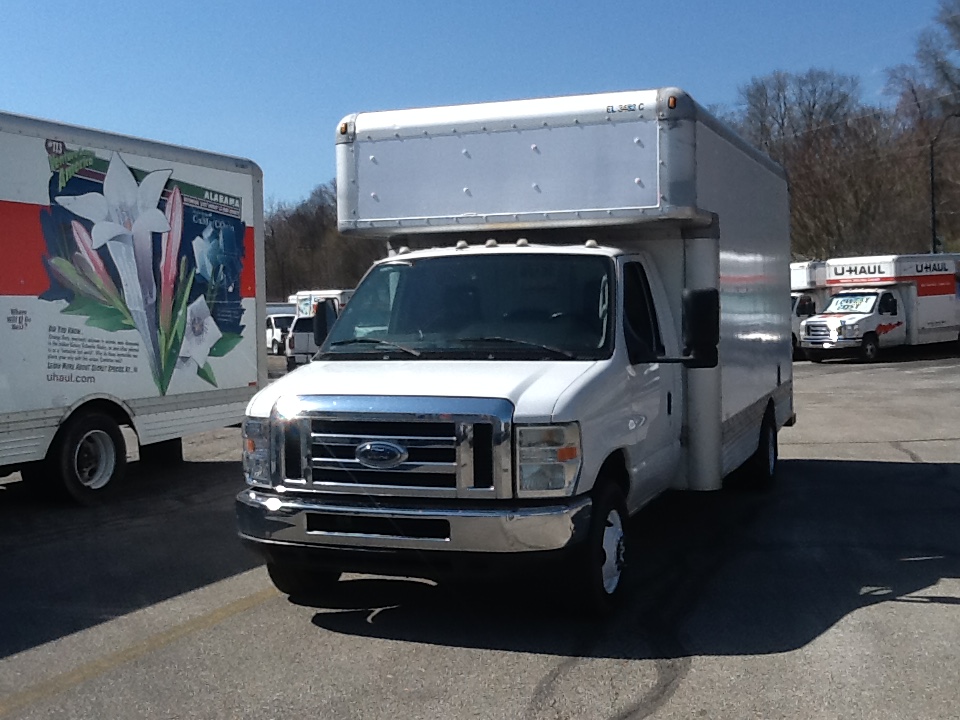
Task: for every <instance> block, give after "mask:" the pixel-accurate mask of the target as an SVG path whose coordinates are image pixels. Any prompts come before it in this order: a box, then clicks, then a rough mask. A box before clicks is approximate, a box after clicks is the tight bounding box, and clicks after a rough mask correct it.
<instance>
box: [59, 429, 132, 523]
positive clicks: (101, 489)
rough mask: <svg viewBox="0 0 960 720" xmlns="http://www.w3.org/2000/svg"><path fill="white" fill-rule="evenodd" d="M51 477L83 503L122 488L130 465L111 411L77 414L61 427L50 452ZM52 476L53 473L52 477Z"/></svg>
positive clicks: (63, 491) (62, 491) (94, 501)
mask: <svg viewBox="0 0 960 720" xmlns="http://www.w3.org/2000/svg"><path fill="white" fill-rule="evenodd" d="M47 464H48V470H49V475H48V478H49V479H58V480H59V481H60V483H59V485H58V486H57V489H58V490H59V492H60V494H61V495H63V496H64V497H66V498H67V499H70V500H72V501H74V502H76V503H79V504H81V505H88V506H89V505H99V504H101V503H103V502H104V501H106V500H108V499H109V498H110V497H111V496H112V495H114V494H115V493H116V491H117V490H118V489H119V486H120V484H121V483H122V482H123V477H124V474H125V473H126V469H127V444H126V443H125V442H124V440H123V434H122V433H121V432H120V426H119V425H117V422H116V421H115V420H114V419H113V418H112V417H110V416H109V415H104V414H103V413H98V412H90V413H84V414H81V415H77V416H75V417H73V418H71V419H70V420H68V421H67V423H66V424H65V425H64V426H63V427H61V428H60V431H59V432H58V433H57V436H56V438H55V439H54V441H53V445H52V446H51V448H50V451H49V452H48V454H47ZM51 476H52V477H51Z"/></svg>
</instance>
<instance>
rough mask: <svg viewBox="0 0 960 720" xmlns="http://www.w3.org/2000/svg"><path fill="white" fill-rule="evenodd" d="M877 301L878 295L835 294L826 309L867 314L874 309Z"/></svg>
mask: <svg viewBox="0 0 960 720" xmlns="http://www.w3.org/2000/svg"><path fill="white" fill-rule="evenodd" d="M876 301H877V296H876V295H834V296H833V298H831V299H830V304H829V305H827V307H826V308H825V309H824V311H823V312H824V314H827V313H856V314H866V313H869V312H870V311H872V310H873V304H874V303H875V302H876Z"/></svg>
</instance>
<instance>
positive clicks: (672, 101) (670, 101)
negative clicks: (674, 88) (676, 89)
mask: <svg viewBox="0 0 960 720" xmlns="http://www.w3.org/2000/svg"><path fill="white" fill-rule="evenodd" d="M667 107H668V108H670V109H671V110H676V109H677V98H675V97H674V96H673V95H671V96H670V97H668V98H667Z"/></svg>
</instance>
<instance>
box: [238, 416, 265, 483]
mask: <svg viewBox="0 0 960 720" xmlns="http://www.w3.org/2000/svg"><path fill="white" fill-rule="evenodd" d="M243 474H244V476H245V477H246V479H247V483H248V484H250V485H264V486H266V487H270V485H271V484H272V483H271V482H270V476H271V473H270V422H269V421H268V420H266V419H261V418H247V419H246V420H244V421H243Z"/></svg>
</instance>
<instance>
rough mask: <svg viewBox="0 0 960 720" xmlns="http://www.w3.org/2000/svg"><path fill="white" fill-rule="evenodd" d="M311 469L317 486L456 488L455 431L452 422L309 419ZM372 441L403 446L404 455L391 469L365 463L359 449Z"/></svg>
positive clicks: (458, 429)
mask: <svg viewBox="0 0 960 720" xmlns="http://www.w3.org/2000/svg"><path fill="white" fill-rule="evenodd" d="M311 431H312V432H311V451H310V461H311V470H312V472H311V474H310V479H311V482H312V483H313V485H314V486H315V487H320V488H322V487H323V486H324V485H331V484H332V485H338V484H347V485H379V486H384V487H393V488H396V487H409V488H453V489H455V488H456V487H457V465H458V462H457V454H458V453H457V449H458V447H459V444H460V443H459V442H458V440H459V438H458V434H459V432H461V429H460V428H458V427H457V424H456V423H452V422H451V423H433V422H423V423H417V422H406V423H404V422H376V421H371V422H367V423H364V422H358V421H355V420H313V421H312V422H311ZM370 442H388V443H391V444H393V445H396V446H399V447H402V448H404V449H405V450H406V451H407V458H406V460H404V462H402V463H400V464H398V465H396V466H395V467H392V468H389V469H373V468H369V467H366V466H364V465H363V464H362V463H361V462H360V461H359V460H358V459H357V457H356V453H357V448H359V447H361V446H363V445H364V444H365V443H370Z"/></svg>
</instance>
